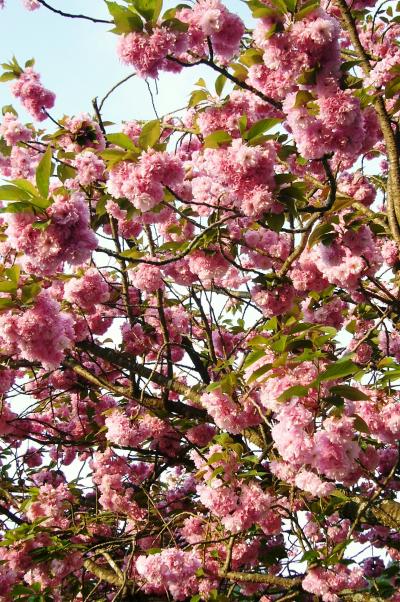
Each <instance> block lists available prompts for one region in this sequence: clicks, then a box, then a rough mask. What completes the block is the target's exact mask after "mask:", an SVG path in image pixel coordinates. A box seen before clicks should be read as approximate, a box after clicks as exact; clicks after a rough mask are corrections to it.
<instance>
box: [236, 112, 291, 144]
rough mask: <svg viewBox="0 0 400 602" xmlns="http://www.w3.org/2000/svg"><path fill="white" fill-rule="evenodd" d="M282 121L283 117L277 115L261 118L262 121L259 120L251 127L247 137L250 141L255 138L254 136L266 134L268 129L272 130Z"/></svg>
mask: <svg viewBox="0 0 400 602" xmlns="http://www.w3.org/2000/svg"><path fill="white" fill-rule="evenodd" d="M281 122H282V119H278V118H276V117H270V118H269V119H261V120H260V121H257V123H255V124H254V125H253V126H252V127H251V128H250V129H249V131H248V132H246V136H245V138H246V140H248V141H250V140H253V139H254V138H257V137H258V136H260V135H261V134H264V133H265V132H267V131H268V130H270V129H271V128H273V127H274V126H275V125H278V123H281Z"/></svg>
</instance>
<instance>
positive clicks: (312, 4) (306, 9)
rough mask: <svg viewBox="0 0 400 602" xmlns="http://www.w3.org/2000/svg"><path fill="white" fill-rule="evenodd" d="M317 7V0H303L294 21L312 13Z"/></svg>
mask: <svg viewBox="0 0 400 602" xmlns="http://www.w3.org/2000/svg"><path fill="white" fill-rule="evenodd" d="M318 7H319V2H318V1H316V0H308V2H305V3H304V4H303V5H302V7H301V9H300V10H299V11H298V12H297V13H296V16H295V21H301V19H304V17H306V16H307V15H309V14H310V13H312V12H313V11H314V10H315V9H317V8H318Z"/></svg>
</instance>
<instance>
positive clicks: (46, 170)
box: [36, 146, 52, 199]
mask: <svg viewBox="0 0 400 602" xmlns="http://www.w3.org/2000/svg"><path fill="white" fill-rule="evenodd" d="M51 157H52V154H51V147H50V146H48V147H47V149H46V152H45V153H44V155H43V157H42V158H41V160H40V163H39V165H38V166H37V168H36V186H37V188H38V190H39V192H40V194H41V195H42V197H44V198H46V199H47V196H48V194H49V185H50V175H51Z"/></svg>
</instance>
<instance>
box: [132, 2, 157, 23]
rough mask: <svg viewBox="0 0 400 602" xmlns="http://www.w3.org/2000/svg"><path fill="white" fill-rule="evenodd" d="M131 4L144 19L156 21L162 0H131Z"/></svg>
mask: <svg viewBox="0 0 400 602" xmlns="http://www.w3.org/2000/svg"><path fill="white" fill-rule="evenodd" d="M133 6H134V7H135V9H136V10H137V12H138V13H139V14H140V15H142V17H144V19H146V21H157V19H158V17H159V16H160V13H161V9H162V0H133Z"/></svg>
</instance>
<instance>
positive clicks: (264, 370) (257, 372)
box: [247, 364, 271, 385]
mask: <svg viewBox="0 0 400 602" xmlns="http://www.w3.org/2000/svg"><path fill="white" fill-rule="evenodd" d="M270 370H271V364H265V365H264V366H261V367H260V368H258V369H257V370H255V371H254V372H253V373H252V374H251V375H250V377H249V378H248V379H247V384H248V385H250V384H251V383H253V382H254V381H256V380H257V379H258V378H260V376H264V374H266V373H267V372H269V371H270Z"/></svg>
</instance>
